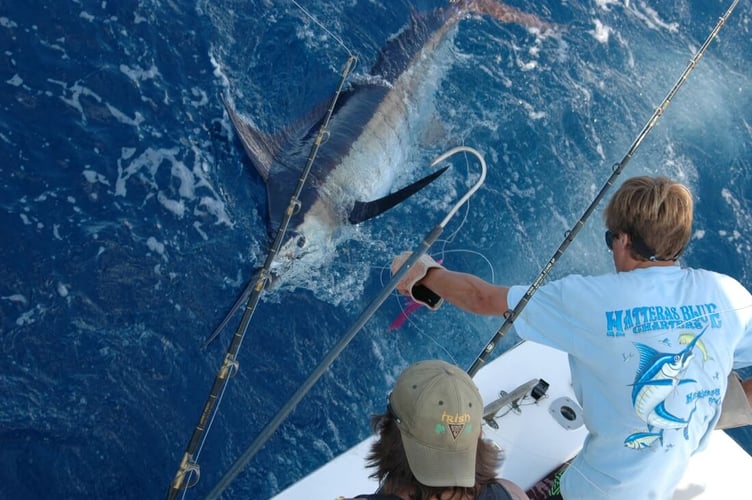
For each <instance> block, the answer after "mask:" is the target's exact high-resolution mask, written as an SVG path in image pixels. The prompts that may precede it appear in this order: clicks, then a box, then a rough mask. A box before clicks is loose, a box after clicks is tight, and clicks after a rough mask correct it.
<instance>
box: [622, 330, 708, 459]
mask: <svg viewBox="0 0 752 500" xmlns="http://www.w3.org/2000/svg"><path fill="white" fill-rule="evenodd" d="M706 330H707V327H705V329H704V330H703V331H702V332H700V334H699V335H697V336H695V337H694V338H693V339H692V340H691V341H690V342H689V343H688V344H687V345H686V347H685V348H684V349H683V350H681V351H680V352H678V353H662V352H658V351H656V350H655V349H653V348H652V347H650V346H647V345H645V344H640V343H636V342H635V344H634V345H635V347H636V348H637V351H638V352H639V354H640V365H639V368H638V370H637V375H636V378H635V381H634V384H633V386H632V404H633V405H634V409H635V413H636V414H637V416H638V417H640V418H641V419H642V420H644V421H645V422H646V423H647V424H648V429H649V431H650V432H649V433H636V434H632V435H631V436H629V437H628V438H627V439H626V440H625V442H624V444H625V445H626V446H629V447H632V448H641V447H645V446H649V445H650V444H652V442H653V441H655V438H657V437H660V436H661V434H662V431H661V432H653V429H654V428H656V427H657V428H659V429H682V428H683V429H684V430H685V437H686V428H687V425H688V424H689V421H690V419H691V418H692V414H693V413H694V410H693V411H692V412H691V413H690V415H689V417H687V418H680V417H678V416H676V415H673V414H672V413H670V412H669V411H668V410H667V409H666V407H665V401H666V398H668V397H669V395H670V394H671V393H672V392H673V391H674V389H675V388H676V387H678V386H679V385H683V384H688V383H692V382H695V380H693V379H689V378H682V376H683V375H684V372H686V371H687V368H689V364H690V362H691V361H692V359H693V358H694V352H693V350H694V347H695V345H697V343H698V342H699V341H700V337H702V335H703V334H704V333H705V331H706Z"/></svg>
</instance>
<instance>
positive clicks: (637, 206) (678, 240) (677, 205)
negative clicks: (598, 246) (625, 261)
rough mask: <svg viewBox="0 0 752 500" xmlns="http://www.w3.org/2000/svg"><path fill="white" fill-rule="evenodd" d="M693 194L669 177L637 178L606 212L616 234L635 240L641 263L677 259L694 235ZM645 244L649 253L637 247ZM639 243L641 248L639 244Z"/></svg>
mask: <svg viewBox="0 0 752 500" xmlns="http://www.w3.org/2000/svg"><path fill="white" fill-rule="evenodd" d="M692 213H693V203H692V194H691V193H690V192H689V189H687V187H686V186H684V185H683V184H680V183H678V182H675V181H673V180H671V179H669V178H667V177H647V176H643V177H633V178H631V179H628V180H626V181H625V182H624V184H622V186H621V187H620V188H619V189H618V190H617V191H616V193H615V194H614V196H613V198H611V201H610V202H609V203H608V206H607V207H606V210H605V212H604V217H605V219H606V227H607V228H608V230H609V231H611V232H612V233H613V234H620V233H626V234H628V235H629V236H630V237H631V238H632V242H633V245H632V250H633V251H632V256H633V258H635V259H638V260H649V259H650V258H651V257H654V260H676V259H677V258H678V257H679V254H681V252H682V250H684V247H685V246H686V245H687V243H688V242H689V238H690V237H691V235H692ZM640 241H641V242H642V243H644V245H643V246H644V247H647V251H648V253H651V254H652V255H645V253H646V252H645V251H643V252H637V251H635V247H636V246H638V247H639V244H640ZM635 242H637V245H635Z"/></svg>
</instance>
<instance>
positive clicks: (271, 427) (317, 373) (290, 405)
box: [206, 146, 486, 499]
mask: <svg viewBox="0 0 752 500" xmlns="http://www.w3.org/2000/svg"><path fill="white" fill-rule="evenodd" d="M459 152H467V153H471V154H473V155H475V157H476V158H477V159H478V161H479V162H480V166H481V175H480V177H479V178H478V180H477V181H476V182H475V184H474V185H473V186H472V187H471V188H470V189H469V190H468V191H467V193H465V195H464V196H463V197H462V198H461V199H460V200H459V201H458V202H457V203H456V204H455V205H454V207H453V208H452V209H451V210H450V211H449V213H448V214H447V215H446V216H445V217H444V219H442V221H441V222H440V223H439V224H438V225H436V227H434V228H433V230H431V232H430V233H428V235H427V236H426V237H425V239H424V240H423V242H422V243H421V245H420V247H419V248H418V249H417V250H415V251H414V252H413V253H412V254H411V255H410V257H408V258H407V260H406V261H405V262H404V263H403V264H402V266H400V268H399V269H398V270H397V271H396V272H395V273H394V275H393V276H392V279H391V280H390V281H389V283H387V284H386V286H385V287H384V288H383V289H382V290H381V292H380V293H379V295H378V296H377V297H376V298H375V299H373V301H372V302H371V303H370V304H369V305H368V307H366V309H365V310H364V311H363V313H361V315H360V317H359V318H358V319H357V321H355V323H354V324H353V326H352V327H351V328H350V329H349V330H348V331H347V333H346V334H345V335H344V336H343V337H342V338H341V339H340V340H339V341H338V342H337V344H336V345H335V346H334V347H333V348H332V349H330V350H329V353H328V354H327V355H326V357H325V358H324V359H323V360H322V361H321V363H319V365H318V366H317V367H316V369H315V370H314V371H313V373H311V375H310V376H309V377H308V378H307V379H306V381H305V382H303V385H301V386H300V388H298V390H297V391H296V392H295V394H293V395H292V397H290V399H288V400H287V402H286V403H285V404H284V406H283V407H282V408H281V409H280V410H279V411H278V412H277V414H276V415H275V417H274V418H273V419H272V421H271V422H269V423H268V424H267V425H266V427H264V429H263V430H262V431H261V433H260V434H259V435H258V437H256V439H255V440H254V441H253V443H251V445H250V446H249V447H248V448H247V449H246V450H245V452H243V454H242V455H241V457H240V458H239V459H238V460H237V461H236V462H235V463H234V464H233V466H232V467H231V468H230V470H229V471H228V472H227V474H225V475H224V477H222V479H221V480H220V481H219V483H217V485H216V486H215V487H214V489H212V490H211V491H210V492H209V494H208V495H207V497H206V498H207V499H215V498H217V497H218V496H219V495H220V494H221V493H222V492H223V491H224V490H225V489H226V488H227V487H228V486H229V485H230V483H231V482H232V481H233V480H234V479H235V478H236V477H237V475H238V474H240V472H241V471H242V470H243V468H245V466H246V465H248V462H249V461H250V460H251V458H253V456H254V455H256V453H258V451H259V450H260V449H261V447H262V446H263V445H264V444H265V443H266V442H267V441H268V440H269V438H271V436H272V435H273V434H274V432H275V431H276V430H277V428H279V426H280V425H281V424H282V422H284V421H285V419H286V418H287V417H288V415H290V413H291V412H292V411H293V410H294V409H295V407H296V406H297V405H298V403H300V401H301V400H302V399H303V397H304V396H305V395H306V394H307V393H308V392H309V391H310V390H311V388H312V387H313V386H314V384H315V383H316V382H317V381H318V379H319V378H321V376H322V375H323V374H324V372H326V370H328V369H329V366H331V364H332V363H333V362H334V360H335V359H337V357H338V356H339V355H340V354H341V353H342V351H343V350H344V349H345V347H347V345H348V344H349V343H350V341H352V339H353V338H355V335H356V334H357V333H358V332H359V331H360V330H361V329H362V328H363V326H365V324H366V323H367V322H368V320H369V319H370V318H371V316H373V314H374V313H375V312H376V310H377V309H378V308H379V307H380V306H381V304H383V303H384V301H385V300H386V299H387V298H388V297H389V295H390V294H391V293H392V291H393V290H394V288H395V287H396V286H397V283H399V281H400V279H402V277H403V276H404V275H405V273H407V271H408V270H409V269H410V268H411V267H412V266H413V264H415V262H416V261H417V260H418V259H419V258H420V257H421V256H422V255H423V254H424V253H426V251H428V248H429V247H430V246H431V245H432V244H433V243H434V242H435V241H436V240H437V239H438V237H439V236H440V235H441V233H442V231H443V230H444V227H445V226H446V225H447V223H448V222H449V220H450V219H451V218H452V217H454V215H455V214H456V213H457V211H458V210H459V208H460V207H461V206H462V205H463V204H464V203H465V202H466V201H467V200H468V199H470V196H472V195H473V194H474V193H475V192H476V191H477V190H478V189H479V188H480V186H481V185H482V184H483V182H484V181H485V179H486V162H485V160H484V159H483V157H482V156H481V155H480V153H478V152H477V151H476V150H475V149H473V148H470V147H467V146H458V147H455V148H452V149H450V150H449V151H447V152H446V153H444V154H442V155H441V156H439V157H438V158H436V159H435V160H434V161H433V162H431V166H432V167H433V166H436V165H437V164H439V163H441V162H442V161H444V160H446V159H447V158H449V157H450V156H452V155H454V154H456V153H459Z"/></svg>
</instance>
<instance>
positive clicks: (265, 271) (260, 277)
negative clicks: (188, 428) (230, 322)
mask: <svg viewBox="0 0 752 500" xmlns="http://www.w3.org/2000/svg"><path fill="white" fill-rule="evenodd" d="M356 60H357V58H356V57H355V56H354V55H352V54H350V57H349V58H348V59H347V62H346V63H345V65H344V67H343V69H342V77H341V79H340V82H339V85H338V87H337V90H336V92H335V94H334V97H333V98H332V102H331V104H330V106H329V109H328V110H327V113H326V116H325V117H324V120H323V122H322V125H321V128H320V129H319V132H318V135H317V136H316V139H315V141H314V145H313V147H312V148H311V152H310V154H309V156H308V161H307V162H306V165H305V168H304V169H303V172H302V174H301V175H300V178H299V179H298V185H297V186H296V187H295V191H294V192H293V195H292V197H291V198H290V204H289V205H288V207H287V210H286V211H285V215H284V217H283V219H282V223H281V225H280V227H279V229H278V230H277V234H276V236H275V238H274V243H273V244H272V246H271V248H270V250H269V253H268V254H267V257H266V261H265V262H264V266H263V268H262V269H261V270H260V271H259V272H258V273H257V274H256V276H255V285H254V286H253V289H252V290H251V291H250V297H249V298H248V303H247V304H246V307H245V310H244V312H243V316H242V318H241V320H240V325H239V326H238V328H237V330H236V331H235V335H233V337H232V342H231V343H230V347H229V348H228V349H227V354H226V355H225V358H224V360H223V361H222V365H221V366H220V369H219V371H218V372H217V376H216V377H215V378H214V384H213V385H212V388H211V392H210V393H209V397H208V399H207V400H206V404H205V405H204V410H203V411H202V412H201V417H200V418H199V421H198V425H196V428H195V429H194V431H193V435H192V436H191V440H190V441H189V443H188V447H187V448H186V451H185V453H184V454H183V458H182V460H181V461H180V466H179V468H178V471H177V473H176V474H175V478H174V479H173V481H172V483H170V488H169V490H168V493H167V498H168V499H174V498H176V497H177V495H178V493H179V492H180V491H181V490H184V489H186V488H190V487H192V486H194V485H195V484H196V483H197V482H198V478H199V475H200V468H199V466H198V463H196V452H197V451H198V450H199V447H200V445H201V443H202V441H203V437H204V434H205V433H206V430H207V428H208V424H209V423H210V420H211V416H212V415H214V413H215V407H216V405H217V402H218V401H219V400H220V396H221V394H222V392H223V390H224V388H225V386H226V385H227V382H228V380H229V378H230V377H231V376H233V375H234V374H235V373H237V370H238V361H237V355H238V351H239V350H240V346H241V344H242V342H243V338H244V337H245V334H246V331H247V330H248V325H249V324H250V321H251V317H252V316H253V313H254V311H255V309H256V306H257V305H258V302H259V299H260V297H261V294H262V292H263V290H264V288H265V286H266V283H267V281H268V280H269V277H270V268H271V264H272V261H273V260H274V257H275V256H276V255H277V252H278V251H279V249H280V247H281V246H282V241H283V238H284V235H285V232H286V231H287V225H288V224H289V222H290V219H291V218H292V216H293V215H294V214H295V213H296V212H297V211H298V209H299V208H300V200H299V199H298V197H299V196H300V193H301V191H302V190H303V187H304V185H305V182H306V180H307V178H308V174H309V173H310V171H311V166H312V165H313V161H314V159H315V157H316V153H317V152H318V150H319V147H320V146H321V144H322V143H323V142H325V139H326V137H328V134H329V131H328V129H327V126H328V125H329V120H330V118H331V116H332V114H333V113H334V108H335V105H336V103H337V99H338V98H339V96H340V93H341V92H342V88H343V87H344V85H345V81H346V80H347V76H348V75H349V74H350V72H351V71H352V68H353V65H354V64H355V61H356ZM252 282H253V281H251V282H249V285H250V284H251V283H252ZM247 290H248V286H246V290H244V292H243V294H242V295H241V299H242V297H243V296H245V293H246V291H247ZM240 303H242V300H241V301H236V305H239V304H240ZM235 307H236V306H233V308H235ZM232 312H234V310H233V311H231V314H232ZM225 320H227V317H226V318H225ZM225 322H226V321H225ZM219 331H221V330H215V334H216V335H218V334H219ZM216 335H215V336H216ZM211 340H213V337H210V338H209V339H208V340H207V342H205V344H204V345H208V343H209V342H211ZM194 475H195V480H194V481H193V482H189V481H187V479H188V478H190V477H191V476H194Z"/></svg>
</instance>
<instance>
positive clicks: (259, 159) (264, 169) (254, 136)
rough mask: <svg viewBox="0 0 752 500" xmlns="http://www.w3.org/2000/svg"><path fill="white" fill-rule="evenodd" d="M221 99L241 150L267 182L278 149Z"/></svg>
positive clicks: (225, 100)
mask: <svg viewBox="0 0 752 500" xmlns="http://www.w3.org/2000/svg"><path fill="white" fill-rule="evenodd" d="M221 97H222V104H224V106H225V109H226V110H227V114H229V115H230V120H232V125H233V126H234V127H235V130H236V131H237V133H238V136H239V137H240V142H242V143H243V149H244V150H245V152H246V154H247V155H248V157H249V158H250V159H251V162H252V163H253V166H254V168H255V169H256V171H257V172H258V173H259V175H260V176H261V177H262V178H263V179H264V182H269V175H270V173H271V168H272V164H273V162H274V157H275V155H276V153H277V149H278V147H275V145H274V143H273V141H271V140H269V139H268V138H266V137H265V136H264V135H263V134H262V133H261V132H259V131H258V130H256V129H255V128H254V127H252V126H251V125H250V124H249V123H248V122H247V121H246V120H245V119H243V118H241V117H240V115H239V114H238V112H237V111H235V108H234V107H233V106H232V104H230V101H229V100H228V99H227V97H226V96H225V95H224V94H223V95H222V96H221Z"/></svg>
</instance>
